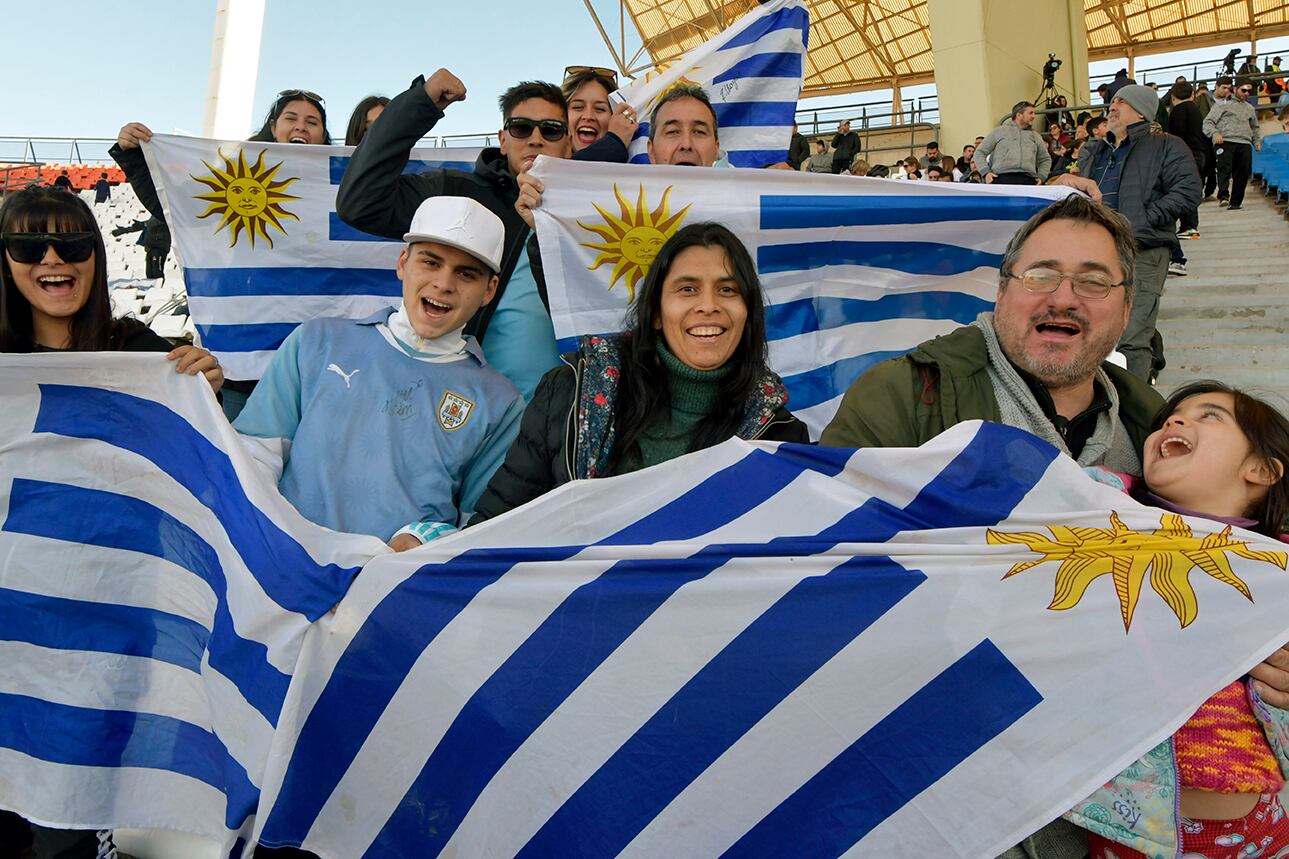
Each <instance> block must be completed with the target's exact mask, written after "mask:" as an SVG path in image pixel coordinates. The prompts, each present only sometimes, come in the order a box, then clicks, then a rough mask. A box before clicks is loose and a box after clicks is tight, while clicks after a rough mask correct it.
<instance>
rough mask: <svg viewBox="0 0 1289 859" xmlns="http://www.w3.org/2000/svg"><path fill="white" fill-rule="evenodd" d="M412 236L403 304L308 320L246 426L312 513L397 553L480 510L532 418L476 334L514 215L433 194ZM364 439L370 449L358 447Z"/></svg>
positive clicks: (285, 485)
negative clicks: (523, 424) (469, 326)
mask: <svg viewBox="0 0 1289 859" xmlns="http://www.w3.org/2000/svg"><path fill="white" fill-rule="evenodd" d="M546 86H551V85H550V84H546ZM551 89H552V90H553V91H554V92H558V90H555V89H554V87H553V86H551ZM404 241H406V242H407V246H406V247H405V248H403V251H402V253H401V254H399V257H398V263H397V269H396V270H397V273H398V278H399V280H401V281H402V283H403V296H402V301H401V302H399V304H398V306H397V308H392V307H390V308H385V309H382V310H380V311H377V312H376V313H374V314H372V315H371V316H369V317H367V318H366V319H362V320H357V319H336V318H330V319H313V320H310V321H308V322H305V323H304V324H303V325H301V326H299V327H298V328H296V329H295V330H294V331H293V332H291V334H290V335H289V336H288V337H287V338H286V340H285V341H284V342H283V343H282V345H281V346H280V347H279V348H278V350H277V351H276V352H275V353H274V354H273V360H272V363H270V364H269V367H268V369H267V370H266V371H265V372H264V375H263V377H262V378H261V379H260V383H259V385H258V386H257V387H256V389H255V393H254V394H253V395H252V396H251V398H250V401H249V402H248V403H247V404H246V408H245V409H244V410H243V411H242V413H241V414H240V415H239V416H238V418H237V421H236V423H235V424H234V427H235V429H237V431H238V432H240V433H242V434H243V435H244V436H247V437H249V438H252V439H255V440H256V443H254V444H252V445H250V446H249V447H250V449H251V451H252V452H253V453H254V455H255V456H256V458H257V459H258V460H260V462H261V463H262V464H264V465H265V466H266V467H267V468H268V469H269V471H270V472H271V473H272V475H273V477H274V479H275V480H276V481H277V482H278V487H279V488H280V489H281V491H282V494H283V496H284V497H285V498H286V499H287V500H288V501H290V502H291V503H292V504H293V505H295V507H296V508H297V509H299V511H300V512H301V513H302V514H304V516H305V517H306V518H308V519H310V520H311V521H313V522H316V523H318V524H319V525H324V526H326V527H328V528H332V529H334V530H337V531H352V532H355V533H361V534H374V535H376V536H378V537H380V538H381V539H382V540H385V541H387V542H388V543H389V546H390V548H391V549H393V550H395V551H403V550H405V549H410V548H414V547H416V546H419V545H421V543H423V542H426V541H427V540H430V539H433V538H435V537H437V536H440V535H441V534H444V533H447V532H449V531H452V530H455V528H456V527H457V526H458V525H459V524H461V522H462V521H463V520H464V519H465V518H466V517H468V515H469V513H471V512H472V511H473V510H474V502H475V500H476V499H477V498H478V497H479V495H480V493H482V492H483V490H484V487H485V486H487V484H488V480H489V479H490V478H491V477H492V474H493V472H494V471H496V469H497V466H498V465H499V464H500V463H501V460H502V458H503V457H504V456H505V453H506V451H507V450H508V449H509V448H510V444H511V442H512V441H514V438H515V433H516V432H518V428H519V418H520V415H521V414H522V413H523V400H522V398H521V397H520V395H519V391H517V390H516V389H515V386H514V385H512V384H511V383H510V382H508V381H507V380H506V379H505V378H504V377H503V376H502V375H501V374H500V373H498V372H497V371H496V370H494V369H493V368H491V367H489V366H488V364H487V363H486V362H485V361H484V360H483V356H482V354H481V353H480V351H479V347H478V345H477V344H476V343H475V342H474V339H473V338H471V337H469V336H468V335H466V334H465V333H464V332H465V327H466V323H468V322H469V321H470V319H471V318H472V317H473V316H474V315H475V313H476V312H477V311H478V310H479V308H480V307H482V306H483V305H485V304H487V303H488V301H489V299H490V298H491V297H492V294H493V293H494V292H496V290H497V284H498V277H497V272H498V271H499V270H500V269H501V266H502V264H503V259H504V254H505V251H506V228H505V225H504V224H502V222H501V219H500V218H499V217H497V216H496V215H495V214H493V213H492V212H490V211H488V209H487V208H486V207H485V206H484V205H483V204H482V203H480V202H478V201H476V200H473V199H470V198H467V197H451V196H435V197H430V198H428V199H425V200H422V201H421V203H420V205H419V206H418V207H417V210H416V214H415V215H414V216H413V217H412V221H411V224H410V225H409V227H408V231H407V232H406V233H405V234H404ZM360 440H361V441H360ZM355 444H361V449H362V450H363V452H364V453H363V455H362V456H351V455H348V454H350V453H352V452H353V450H354V449H355Z"/></svg>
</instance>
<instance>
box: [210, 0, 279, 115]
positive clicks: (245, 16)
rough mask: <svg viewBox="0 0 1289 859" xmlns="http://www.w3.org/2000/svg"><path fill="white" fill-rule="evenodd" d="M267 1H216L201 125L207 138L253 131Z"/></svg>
mask: <svg viewBox="0 0 1289 859" xmlns="http://www.w3.org/2000/svg"><path fill="white" fill-rule="evenodd" d="M264 4H265V0H216V3H215V37H214V39H212V40H211V48H210V82H209V83H208V84H207V86H206V112H205V115H204V117H203V119H202V124H201V133H202V134H203V135H204V136H206V137H215V138H234V139H237V138H243V137H246V136H247V135H248V134H249V133H250V130H251V126H252V124H253V122H254V119H253V111H254V107H255V105H254V101H255V78H256V77H257V75H258V74H259V67H260V37H261V35H262V34H263V30H264Z"/></svg>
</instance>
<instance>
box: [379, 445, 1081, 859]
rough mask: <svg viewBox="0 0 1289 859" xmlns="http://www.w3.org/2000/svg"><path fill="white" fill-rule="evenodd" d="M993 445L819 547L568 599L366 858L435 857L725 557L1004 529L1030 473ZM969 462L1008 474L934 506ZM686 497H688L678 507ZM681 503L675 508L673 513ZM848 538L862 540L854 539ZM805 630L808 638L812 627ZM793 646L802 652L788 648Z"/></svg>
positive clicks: (735, 549)
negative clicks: (538, 743)
mask: <svg viewBox="0 0 1289 859" xmlns="http://www.w3.org/2000/svg"><path fill="white" fill-rule="evenodd" d="M1013 432H1014V431H1013ZM1021 435H1024V436H1026V437H1028V438H1033V437H1032V436H1028V435H1027V434H1023V433H1022V434H1021ZM1034 442H1036V443H1037V445H1038V446H1039V451H1040V452H1047V460H1045V461H1043V460H1041V459H1040V458H1039V457H1035V456H1033V455H1031V454H1030V451H1029V449H1026V448H1023V447H1022V448H1019V449H1018V450H1017V453H1018V455H1020V456H1022V457H1023V458H1024V459H1025V464H1037V463H1039V462H1043V463H1044V466H1045V464H1046V462H1050V460H1051V458H1052V457H1054V456H1055V453H1056V452H1055V449H1054V448H1052V447H1051V445H1048V444H1046V443H1045V442H1042V441H1040V440H1038V439H1034ZM998 444H999V439H998V438H997V437H995V434H994V433H991V432H983V431H982V432H981V433H978V434H977V435H976V436H975V437H974V438H973V439H972V441H971V442H970V443H969V444H968V445H967V447H966V448H965V449H964V450H963V451H962V452H960V453H959V455H958V456H957V457H955V458H954V460H953V461H952V462H951V463H950V464H949V465H948V466H946V467H945V469H944V471H943V472H942V474H941V475H937V476H936V478H935V479H933V480H932V481H930V483H928V484H927V485H926V486H924V487H923V489H922V491H921V492H920V493H919V495H918V497H917V498H915V499H914V501H913V502H911V503H910V511H909V512H906V511H898V510H895V509H894V508H891V507H890V505H889V504H885V503H884V502H881V501H878V500H877V499H873V500H872V501H871V502H870V503H865V504H864V505H863V506H862V507H860V508H859V510H857V511H853V512H852V514H850V515H848V516H847V517H845V519H843V522H841V523H837V524H836V525H834V526H832V527H830V528H829V529H827V530H826V531H825V532H824V534H823V535H821V536H823V537H825V538H826V539H825V540H821V539H819V538H818V537H815V538H811V537H793V538H781V539H776V540H772V541H770V542H769V543H767V544H752V545H747V544H733V545H720V544H717V545H711V546H707V547H704V548H703V549H702V550H700V551H698V552H697V553H695V554H694V555H692V556H690V557H688V558H670V559H659V558H648V559H633V560H624V561H619V562H618V563H616V564H614V565H613V567H611V568H610V569H609V570H608V571H606V572H605V573H603V574H602V575H600V576H599V577H598V578H597V579H595V580H594V581H591V582H588V583H587V584H585V585H583V586H582V587H580V588H578V589H577V590H576V591H574V592H573V593H572V594H571V595H570V596H569V597H568V598H567V599H566V600H565V601H564V602H563V603H562V604H561V605H560V606H559V607H558V608H557V609H556V610H555V611H553V612H552V613H551V614H550V615H549V616H548V617H547V618H546V619H545V620H544V621H543V622H542V624H541V625H540V626H539V627H538V628H537V630H535V631H534V632H533V634H532V635H530V636H529V637H528V639H527V640H525V641H524V643H523V644H522V645H520V646H519V647H518V648H517V649H516V650H515V651H514V653H512V654H511V655H510V657H509V658H508V659H507V660H506V662H505V663H504V664H503V665H502V666H501V667H500V668H498V669H497V671H496V672H495V673H494V674H493V675H492V676H491V677H490V678H489V679H488V680H487V681H486V682H485V683H484V684H483V685H482V686H481V687H480V688H479V689H478V690H477V691H476V692H475V694H474V695H473V696H472V697H471V699H470V701H469V702H468V703H467V704H466V705H465V706H464V707H463V708H462V710H461V712H460V713H459V714H458V715H457V717H456V718H455V719H454V721H453V723H452V726H451V727H450V728H449V729H448V730H447V732H446V733H445V734H444V736H443V738H442V740H440V742H439V743H438V745H437V746H436V747H435V749H434V751H433V753H432V754H431V755H430V758H429V760H428V761H427V762H426V763H425V765H424V767H423V768H422V769H421V772H420V775H418V776H417V778H416V780H415V782H413V784H412V786H411V788H410V789H409V790H408V792H407V793H406V794H405V795H404V797H403V800H402V802H401V803H400V804H399V806H398V808H397V809H396V810H395V811H394V813H393V815H391V817H390V819H389V820H388V821H387V822H386V823H385V826H384V827H383V828H382V829H381V832H380V835H379V836H377V838H376V841H375V842H374V843H373V844H372V846H371V848H370V849H369V851H368V853H367V854H366V855H367V856H368V857H372V859H376V857H386V856H387V857H391V859H393V857H395V856H398V855H401V852H400V851H401V850H402V849H403V848H402V847H400V845H403V846H405V845H408V844H412V843H416V844H417V845H418V848H419V849H421V850H422V851H424V853H425V855H434V854H437V852H438V851H440V850H442V849H443V847H444V846H445V845H446V844H447V842H448V840H450V839H451V837H452V834H453V833H454V832H455V831H456V829H457V827H458V826H459V825H460V823H461V820H462V819H463V818H464V817H465V815H466V813H468V811H469V809H470V807H471V805H472V804H473V803H474V802H475V800H477V798H478V796H479V794H480V793H481V792H482V791H483V789H484V788H485V787H486V786H487V784H488V782H489V781H491V779H492V778H493V777H494V776H495V775H496V773H497V771H498V770H499V769H500V768H501V767H502V766H503V765H504V764H505V762H506V761H507V760H508V759H509V758H510V756H511V755H513V754H514V752H515V751H516V750H517V749H518V748H519V746H520V745H522V744H523V742H524V741H525V740H526V739H527V738H528V737H529V736H530V735H531V733H532V732H533V731H535V730H536V729H537V728H538V727H539V726H540V725H541V724H542V723H543V722H545V721H546V719H548V718H549V717H550V716H551V714H552V713H553V712H554V711H555V709H556V707H558V706H559V705H560V704H561V703H563V702H564V701H565V700H566V699H567V697H568V695H570V694H571V693H572V692H573V691H574V690H575V689H576V688H577V687H578V686H580V685H581V684H582V683H583V682H584V681H585V680H586V678H587V677H589V676H590V675H591V674H592V673H593V672H594V671H595V670H596V669H597V668H598V667H599V666H600V665H601V664H602V663H603V661H604V660H605V659H606V658H608V656H609V655H610V654H611V653H612V652H613V651H614V650H616V649H617V648H618V647H619V646H620V645H621V644H622V642H623V641H624V640H626V638H627V637H628V636H629V635H631V634H632V633H633V632H634V631H635V630H636V629H637V628H638V627H639V625H640V624H641V623H643V622H644V621H645V620H646V619H647V618H648V617H649V616H650V615H652V614H653V612H654V611H656V610H657V608H658V606H659V605H661V604H662V603H663V602H664V601H666V600H667V599H668V598H669V597H670V596H671V595H672V594H673V593H674V592H675V591H676V590H677V589H679V588H680V587H682V586H683V585H685V584H688V583H689V582H692V581H695V580H697V579H700V578H702V577H704V576H706V575H707V574H709V573H710V572H712V571H713V570H716V569H718V568H720V567H722V566H724V565H725V564H726V563H728V562H729V561H730V560H731V559H732V558H735V557H776V556H778V557H789V556H793V555H806V554H813V553H817V552H820V551H824V550H826V549H827V548H830V546H831V545H834V544H835V543H838V542H843V541H845V542H881V541H884V540H887V539H890V537H891V536H893V535H894V534H895V533H897V532H898V531H899V530H902V526H903V525H904V523H905V520H907V519H916V518H918V517H921V516H925V515H927V514H936V515H938V516H939V520H938V521H937V522H936V524H935V525H934V526H929V527H952V526H953V525H959V524H966V523H964V522H963V521H962V520H963V519H970V520H972V524H975V522H976V520H978V519H980V518H982V517H985V518H989V517H991V516H992V515H993V514H996V513H999V512H1000V511H1001V515H999V516H998V517H997V519H991V520H990V521H993V522H997V521H1000V520H1001V519H1002V518H1005V516H1006V515H1007V513H1009V512H1010V511H1011V509H1012V507H1014V506H1015V504H1016V503H1018V502H1019V501H1020V499H1021V498H1023V497H1024V495H1025V493H1026V492H1028V491H1029V489H1030V487H1031V486H1032V484H1031V483H1030V482H1028V481H1026V480H1023V479H1022V478H1025V477H1028V476H1030V473H1028V472H1022V471H1017V470H1012V471H1007V470H1006V469H998V468H997V459H996V457H997V455H998V450H999V448H998ZM791 453H792V454H793V455H798V454H799V451H797V450H795V449H794V450H792V451H791ZM846 455H847V454H846V453H844V452H843V453H842V454H837V455H834V457H832V458H831V459H829V460H826V461H825V462H824V464H825V466H826V467H827V468H829V469H831V468H833V467H837V464H838V463H840V464H842V465H844V462H845V459H844V458H843V457H845V456H846ZM986 457H988V458H986ZM768 458H772V457H768ZM768 458H767V459H768ZM967 460H969V461H973V462H974V463H975V464H976V465H977V466H978V467H983V465H984V463H986V462H989V463H991V464H992V467H993V468H994V469H995V470H996V471H998V470H1001V471H1007V473H1006V474H1003V475H1001V476H1000V477H999V478H998V479H997V480H996V481H995V482H994V485H993V486H992V487H989V488H987V489H986V490H985V492H984V493H983V496H984V497H983V498H982V499H981V500H980V501H979V503H978V504H977V502H976V501H975V499H974V498H973V499H971V500H970V501H968V499H966V498H963V499H962V501H963V504H962V505H961V506H953V505H946V504H945V503H944V502H943V501H938V500H934V499H939V496H940V495H941V494H944V493H947V494H950V495H952V494H953V493H954V490H955V489H956V486H957V482H958V480H959V479H960V476H961V473H962V468H963V462H964V461H967ZM752 461H753V457H752V456H748V457H745V458H744V459H743V460H741V461H740V462H739V463H738V464H737V465H735V466H733V467H732V469H738V468H739V466H743V467H744V468H748V467H749V466H748V465H745V464H750V463H752ZM765 464H768V463H765V460H764V459H760V460H757V461H756V463H755V465H756V466H757V467H760V468H763V467H764V465H765ZM1039 473H1041V471H1040V472H1039ZM791 476H793V475H787V474H783V473H777V474H776V473H774V472H769V473H767V474H765V475H764V476H763V477H760V478H757V477H756V476H755V472H753V473H752V474H748V473H746V472H745V473H744V474H743V475H742V480H741V481H740V482H741V483H742V485H743V486H744V487H745V488H744V490H743V491H744V492H745V493H747V492H748V489H749V488H751V487H755V489H756V494H757V495H759V496H762V497H764V498H768V497H771V496H772V495H774V494H776V493H777V492H778V491H779V490H780V489H781V488H782V487H783V486H785V485H787V482H790V480H791ZM692 495H693V491H692V490H691V492H690V493H687V496H692ZM695 497H697V498H701V496H695ZM684 498H686V496H682V499H684ZM682 499H677V500H676V501H674V502H672V503H673V504H674V505H677V507H678V509H685V510H692V504H693V502H692V500H688V501H682ZM682 504H683V508H681V507H680V505H682ZM1004 507H1005V509H1003V508H1004ZM730 512H734V513H736V514H737V513H738V511H730ZM733 518H735V516H729V517H727V518H726V519H725V521H732V519H733ZM675 519H677V520H678V519H679V517H675ZM669 521H672V519H670V518H663V519H661V520H660V522H662V523H666V522H669ZM856 531H859V532H865V531H866V532H867V533H863V534H862V536H860V535H858V534H856ZM642 536H643V535H642ZM667 539H670V535H667V534H665V533H664V534H655V535H653V537H652V539H651V540H649V542H662V541H664V540H667ZM892 563H893V562H892ZM910 575H913V574H910ZM911 589H912V587H910V590H911ZM806 590H807V591H808V590H809V588H807V589H806ZM808 628H810V629H812V631H814V632H816V633H817V632H818V630H817V629H816V628H815V627H808ZM778 646H779V647H783V646H784V642H782V641H781V640H780V641H779V642H778ZM792 646H793V647H794V648H800V647H801V645H800V642H797V641H794V642H793V643H792ZM811 652H812V651H811V650H810V649H809V648H802V649H801V653H803V654H809V653H811ZM817 667H818V666H817V665H816V666H814V667H809V666H806V667H805V668H803V672H802V677H803V678H804V677H806V676H809V674H811V673H813V671H814V670H815V668H817ZM793 688H795V687H793ZM789 691H791V689H780V690H778V692H779V693H780V694H779V695H778V696H777V697H776V698H775V699H774V700H768V701H766V700H763V701H762V702H761V704H762V705H764V706H766V707H767V708H768V707H773V706H774V705H775V704H776V703H777V701H778V700H779V699H781V697H782V696H783V695H786V694H787V692H789ZM710 694H714V693H709V695H710ZM496 713H505V714H506V716H505V718H504V719H498V718H497V717H496V716H495V714H496ZM718 753H719V751H718ZM664 805H665V803H664ZM426 809H433V820H432V821H431V820H428V819H427V818H426V816H425V810H426ZM431 824H432V825H431ZM427 830H428V831H427Z"/></svg>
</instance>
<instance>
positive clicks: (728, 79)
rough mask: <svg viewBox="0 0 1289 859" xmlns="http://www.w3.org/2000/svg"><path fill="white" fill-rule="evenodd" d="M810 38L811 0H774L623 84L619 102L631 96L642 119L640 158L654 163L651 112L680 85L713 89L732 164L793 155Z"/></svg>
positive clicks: (634, 153) (636, 149) (759, 163)
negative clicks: (649, 150) (650, 148)
mask: <svg viewBox="0 0 1289 859" xmlns="http://www.w3.org/2000/svg"><path fill="white" fill-rule="evenodd" d="M809 41H810V13H809V11H808V10H807V9H806V3H805V0H772V2H769V3H765V4H764V5H762V6H761V7H760V8H759V9H756V10H754V11H752V12H748V13H747V14H746V15H744V16H743V17H742V18H739V19H738V20H737V21H735V22H734V23H733V24H732V25H731V26H730V27H729V28H728V29H726V30H725V31H724V32H722V33H720V34H719V35H717V36H716V37H714V38H712V39H710V40H709V41H707V42H704V43H703V44H701V45H699V46H698V47H696V48H694V49H693V50H691V51H689V52H688V53H686V54H685V55H684V56H683V57H681V58H679V59H677V60H675V61H673V62H671V63H669V64H667V66H666V68H665V69H664V70H663V71H661V72H658V73H656V74H650V75H649V76H647V77H646V78H644V79H642V80H639V81H636V82H635V83H633V84H630V85H628V86H626V87H623V88H622V89H620V90H618V91H617V92H616V93H614V94H613V96H612V99H613V102H614V103H615V104H617V103H619V102H621V101H626V102H627V103H629V104H630V105H631V106H632V107H633V108H635V110H636V113H637V114H638V115H639V116H640V117H641V119H642V121H641V123H640V127H639V128H638V129H637V131H636V137H635V139H634V140H633V141H632V143H631V148H630V153H631V161H632V163H636V164H648V163H649V155H648V153H647V151H646V141H647V139H648V136H649V122H648V117H649V113H650V111H652V110H653V105H654V103H655V102H656V101H657V99H658V98H659V97H660V96H661V95H662V94H663V93H665V92H666V91H667V90H668V89H671V88H672V87H673V86H675V85H676V84H678V83H694V84H699V85H701V86H702V87H703V89H705V90H707V94H708V97H709V98H711V101H712V108H713V109H714V110H715V111H716V121H717V124H718V126H719V128H720V142H721V150H722V151H723V152H724V153H725V154H726V156H728V158H729V163H730V164H731V165H733V166H734V167H765V166H768V165H770V164H777V163H779V162H781V161H787V160H788V144H789V142H790V141H791V138H792V123H793V122H794V121H795V119H796V114H797V100H798V99H799V98H800V97H801V85H802V81H803V80H804V78H805V62H806V48H807V46H808V45H809Z"/></svg>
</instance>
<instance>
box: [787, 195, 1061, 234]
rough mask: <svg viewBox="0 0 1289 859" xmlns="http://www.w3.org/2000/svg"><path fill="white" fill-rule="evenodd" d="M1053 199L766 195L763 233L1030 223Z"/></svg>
mask: <svg viewBox="0 0 1289 859" xmlns="http://www.w3.org/2000/svg"><path fill="white" fill-rule="evenodd" d="M1050 203H1051V201H1050V200H1043V199H1038V198H1035V197H1020V196H1015V197H1003V196H997V195H994V194H961V193H958V194H937V195H934V196H929V195H928V196H924V195H918V196H914V195H912V194H894V195H891V194H882V195H872V196H863V195H855V196H845V197H830V196H825V195H823V194H787V195H779V194H765V195H763V196H762V197H761V229H763V230H797V229H811V228H821V227H868V226H880V225H891V224H938V223H941V222H945V221H1027V220H1029V219H1030V217H1031V216H1033V215H1034V214H1036V213H1037V212H1040V211H1042V210H1043V209H1045V208H1047V206H1048V205H1049V204H1050Z"/></svg>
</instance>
